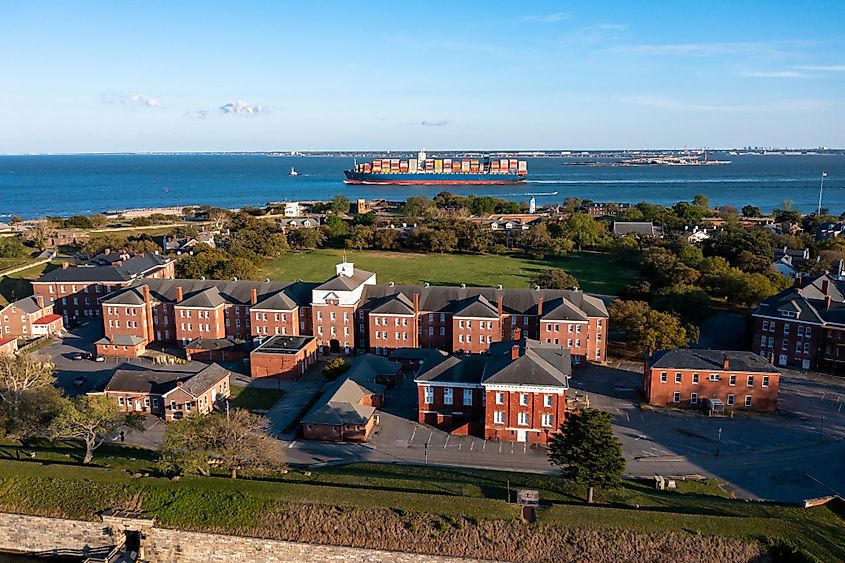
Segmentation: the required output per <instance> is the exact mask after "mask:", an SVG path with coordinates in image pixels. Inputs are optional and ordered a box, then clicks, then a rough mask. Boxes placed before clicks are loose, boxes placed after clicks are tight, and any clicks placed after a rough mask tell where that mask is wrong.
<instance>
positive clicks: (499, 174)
mask: <svg viewBox="0 0 845 563" xmlns="http://www.w3.org/2000/svg"><path fill="white" fill-rule="evenodd" d="M343 173H344V175H346V179H345V180H344V183H346V184H381V185H399V186H405V185H413V184H429V185H436V184H451V185H461V184H477V185H481V184H485V185H489V184H518V183H521V182H525V181H526V180H527V179H528V163H527V162H526V161H524V160H516V159H512V158H502V159H491V158H490V157H489V156H485V157H484V158H481V159H478V158H427V156H426V153H425V150H422V151H420V152H419V155H417V158H411V159H408V160H401V159H398V158H383V159H375V160H373V161H371V162H363V163H360V164H358V163H356V164H355V167H354V168H353V169H352V170H344V171H343Z"/></svg>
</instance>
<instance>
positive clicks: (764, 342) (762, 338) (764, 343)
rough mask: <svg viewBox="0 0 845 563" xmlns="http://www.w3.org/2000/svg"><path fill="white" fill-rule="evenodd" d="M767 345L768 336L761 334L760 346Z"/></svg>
mask: <svg viewBox="0 0 845 563" xmlns="http://www.w3.org/2000/svg"><path fill="white" fill-rule="evenodd" d="M765 347H766V337H765V336H761V337H760V348H765Z"/></svg>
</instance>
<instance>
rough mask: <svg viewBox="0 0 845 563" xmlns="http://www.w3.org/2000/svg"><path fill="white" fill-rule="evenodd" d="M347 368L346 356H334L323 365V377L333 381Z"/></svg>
mask: <svg viewBox="0 0 845 563" xmlns="http://www.w3.org/2000/svg"><path fill="white" fill-rule="evenodd" d="M348 369H349V362H347V361H346V358H335V359H334V360H332V361H330V362H328V363H327V364H326V365H324V366H323V377H325V378H326V379H327V380H328V381H334V380H335V379H337V378H338V376H340V374H342V373H344V372H345V371H346V370H348Z"/></svg>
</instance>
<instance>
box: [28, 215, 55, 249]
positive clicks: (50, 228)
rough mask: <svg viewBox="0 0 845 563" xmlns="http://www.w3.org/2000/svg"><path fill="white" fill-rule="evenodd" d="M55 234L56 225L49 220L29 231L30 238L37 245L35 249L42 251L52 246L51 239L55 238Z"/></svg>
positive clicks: (39, 223) (41, 222)
mask: <svg viewBox="0 0 845 563" xmlns="http://www.w3.org/2000/svg"><path fill="white" fill-rule="evenodd" d="M55 234H56V224H55V223H54V222H53V221H51V220H49V219H45V220H44V221H38V222H37V223H35V225H33V226H32V229H30V231H29V236H30V238H31V239H32V242H33V243H34V244H35V248H37V249H38V250H42V251H43V250H46V248H47V246H48V245H49V244H50V239H51V238H53V235H55Z"/></svg>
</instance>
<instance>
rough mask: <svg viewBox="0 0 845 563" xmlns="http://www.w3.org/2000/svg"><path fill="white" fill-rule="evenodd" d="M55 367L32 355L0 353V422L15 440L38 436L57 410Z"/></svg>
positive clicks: (45, 359)
mask: <svg viewBox="0 0 845 563" xmlns="http://www.w3.org/2000/svg"><path fill="white" fill-rule="evenodd" d="M54 369H55V365H54V364H53V362H52V361H50V359H49V358H42V357H40V356H37V355H35V354H20V355H18V356H14V355H11V354H0V420H2V425H3V430H4V432H5V434H6V435H8V436H12V437H15V438H21V437H25V436H32V435H36V434H38V433H40V431H42V430H43V429H44V427H45V424H46V423H47V421H48V420H49V419H50V418H51V417H52V415H53V414H54V412H55V410H56V404H57V401H58V399H59V396H60V395H59V391H58V389H56V388H55V387H54V386H53V384H54V383H55V381H56V378H55V376H54V374H53V371H54Z"/></svg>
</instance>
